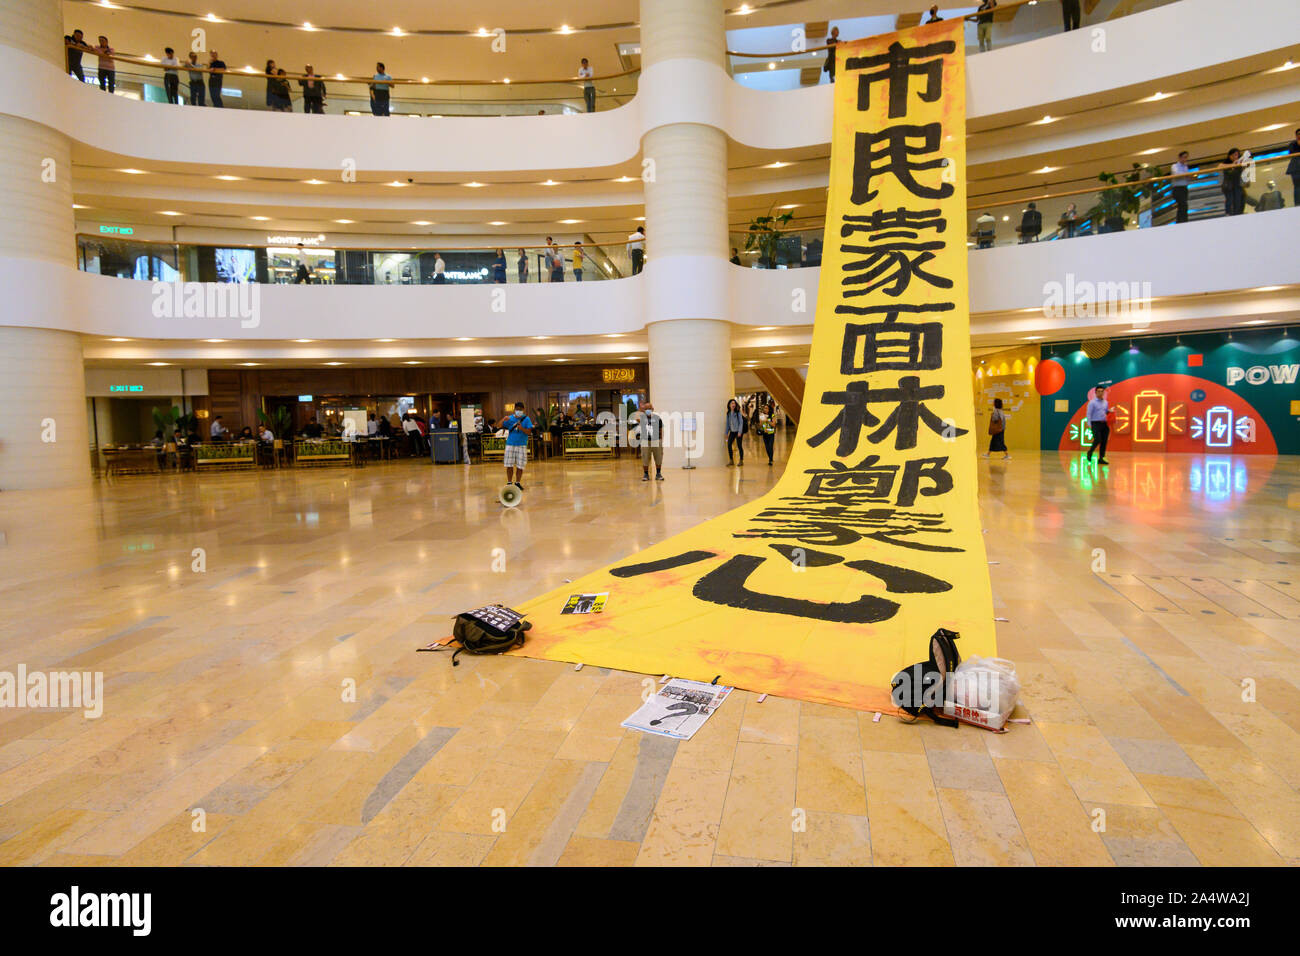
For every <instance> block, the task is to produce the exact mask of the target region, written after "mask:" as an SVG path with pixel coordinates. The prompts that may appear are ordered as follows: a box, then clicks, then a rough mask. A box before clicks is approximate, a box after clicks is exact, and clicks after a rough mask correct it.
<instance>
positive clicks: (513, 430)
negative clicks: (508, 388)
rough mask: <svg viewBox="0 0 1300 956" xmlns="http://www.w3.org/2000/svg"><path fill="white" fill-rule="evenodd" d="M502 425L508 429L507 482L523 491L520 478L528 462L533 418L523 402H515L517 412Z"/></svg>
mask: <svg viewBox="0 0 1300 956" xmlns="http://www.w3.org/2000/svg"><path fill="white" fill-rule="evenodd" d="M501 427H502V428H504V429H505V430H506V457H505V464H506V484H508V485H514V486H515V487H516V488H518V489H519V490H520V491H523V490H524V486H523V485H521V484H520V483H519V479H520V478H523V477H524V465H526V464H528V436H529V435H530V434H532V431H533V420H532V419H531V418H529V417H528V416H527V415H525V414H524V403H523V402H515V413H514V414H513V415H511V416H510V417H509V418H507V419H506V420H505V421H504V422H502V424H501Z"/></svg>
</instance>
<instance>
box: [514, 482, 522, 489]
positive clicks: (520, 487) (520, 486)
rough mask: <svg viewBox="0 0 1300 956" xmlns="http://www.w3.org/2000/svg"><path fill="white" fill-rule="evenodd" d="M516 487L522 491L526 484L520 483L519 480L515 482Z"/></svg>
mask: <svg viewBox="0 0 1300 956" xmlns="http://www.w3.org/2000/svg"><path fill="white" fill-rule="evenodd" d="M515 487H516V488H518V489H519V490H520V491H523V490H524V486H523V485H521V484H520V483H519V482H517V481H516V482H515Z"/></svg>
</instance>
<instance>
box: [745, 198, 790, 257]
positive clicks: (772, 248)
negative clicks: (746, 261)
mask: <svg viewBox="0 0 1300 956" xmlns="http://www.w3.org/2000/svg"><path fill="white" fill-rule="evenodd" d="M793 218H794V213H793V212H788V211H787V212H783V213H781V215H779V216H773V215H772V210H771V209H769V210H768V211H767V215H766V216H758V217H757V218H755V219H754V220H753V221H751V222H750V224H749V234H748V235H747V236H745V251H746V252H753V251H755V250H757V251H758V258H759V261H760V262H761V263H762V264H763V267H764V268H765V269H775V268H776V244H777V242H778V241H779V240H780V239H781V227H782V226H784V225H786V224H788V223H789V222H790V220H791V219H793Z"/></svg>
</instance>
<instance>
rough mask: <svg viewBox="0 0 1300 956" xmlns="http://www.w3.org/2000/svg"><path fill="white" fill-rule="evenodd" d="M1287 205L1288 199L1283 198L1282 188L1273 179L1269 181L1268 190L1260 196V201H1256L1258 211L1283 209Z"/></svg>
mask: <svg viewBox="0 0 1300 956" xmlns="http://www.w3.org/2000/svg"><path fill="white" fill-rule="evenodd" d="M1285 205H1286V200H1284V199H1283V198H1282V190H1280V189H1278V188H1277V183H1276V182H1274V181H1273V180H1271V179H1270V180H1269V181H1268V192H1266V193H1264V194H1263V195H1261V196H1260V197H1259V202H1257V203H1255V211H1256V212H1268V211H1269V210H1270V209H1281V208H1282V207H1283V206H1285Z"/></svg>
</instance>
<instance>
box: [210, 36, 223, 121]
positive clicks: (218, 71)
mask: <svg viewBox="0 0 1300 956" xmlns="http://www.w3.org/2000/svg"><path fill="white" fill-rule="evenodd" d="M208 69H209V70H210V71H211V72H209V73H208V98H209V99H211V100H212V105H213V106H215V107H216V108H217V109H222V108H223V107H224V106H225V105H226V104H225V102H224V101H223V100H222V99H221V87H222V84H224V83H225V81H226V77H225V72H226V62H225V60H223V59H221V57H219V56H217V51H216V50H213V51H212V52H211V53H209V54H208Z"/></svg>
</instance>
